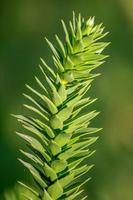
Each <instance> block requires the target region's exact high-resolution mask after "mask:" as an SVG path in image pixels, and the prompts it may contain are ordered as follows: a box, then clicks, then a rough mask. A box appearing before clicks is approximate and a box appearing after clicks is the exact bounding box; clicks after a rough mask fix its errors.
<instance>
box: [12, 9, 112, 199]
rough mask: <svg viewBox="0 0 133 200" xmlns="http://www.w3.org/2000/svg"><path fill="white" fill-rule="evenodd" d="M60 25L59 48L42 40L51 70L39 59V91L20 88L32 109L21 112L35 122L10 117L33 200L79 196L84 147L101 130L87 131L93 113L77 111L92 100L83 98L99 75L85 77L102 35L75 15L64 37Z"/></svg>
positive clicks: (87, 152)
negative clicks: (22, 146)
mask: <svg viewBox="0 0 133 200" xmlns="http://www.w3.org/2000/svg"><path fill="white" fill-rule="evenodd" d="M62 25H63V29H64V32H65V44H64V43H63V42H62V41H61V39H60V38H59V37H58V36H57V35H56V41H57V43H58V46H59V49H57V48H56V47H54V45H53V44H52V43H51V42H50V41H49V40H48V39H46V41H47V43H48V45H49V47H50V48H51V50H52V53H53V61H54V64H55V67H53V68H51V66H49V65H48V64H47V63H46V62H45V61H44V60H43V59H42V58H41V64H40V65H39V68H40V70H41V72H42V75H43V80H41V79H40V78H38V77H35V80H36V83H37V85H38V86H39V90H38V89H34V88H33V87H31V86H30V85H28V84H27V85H26V87H27V88H28V95H27V94H24V96H25V97H26V98H27V99H28V100H29V101H30V103H31V104H32V105H29V104H24V107H25V108H26V109H27V110H29V111H30V112H32V113H35V114H37V116H36V117H32V116H31V115H30V114H29V116H22V115H16V116H15V117H16V118H17V119H18V121H19V122H20V123H21V124H22V126H23V128H24V133H17V134H18V135H19V136H20V137H21V138H23V139H24V140H25V141H26V143H27V144H28V147H29V149H30V150H29V152H26V151H24V150H21V152H22V154H23V155H25V157H26V158H27V159H26V160H27V161H23V160H21V159H20V161H21V162H22V163H23V165H24V166H25V167H26V168H27V169H28V170H29V171H30V173H31V174H32V176H33V179H34V180H35V182H36V183H37V186H36V188H37V189H36V191H37V192H35V195H36V196H37V198H38V200H39V199H40V200H56V199H57V200H72V199H75V198H76V197H77V196H78V195H80V194H81V193H82V191H83V190H81V187H82V185H83V184H85V183H86V182H87V181H89V179H90V178H88V179H87V180H85V181H83V182H82V183H81V182H80V177H81V176H83V175H84V174H86V173H87V172H88V171H89V170H90V169H91V168H92V167H93V165H88V164H85V165H83V164H82V162H83V161H84V160H85V159H87V158H89V157H90V156H92V155H93V154H94V153H95V151H94V150H93V151H92V150H91V149H90V145H92V144H93V143H94V142H95V141H96V140H97V139H98V137H96V136H92V135H91V134H93V133H96V132H98V131H99V130H101V129H98V128H92V127H90V122H91V120H92V119H93V118H94V117H96V116H97V115H98V114H99V113H98V112H96V111H89V112H81V111H82V110H83V111H85V109H84V108H87V107H88V106H89V105H90V104H91V103H93V102H94V101H95V100H96V99H91V98H90V97H87V93H88V90H89V89H90V87H91V83H92V81H93V79H94V78H95V77H96V76H98V75H99V74H92V73H91V71H92V70H93V69H95V68H96V67H98V66H100V65H101V64H102V63H103V60H104V59H105V58H106V57H107V56H105V55H102V54H101V53H102V51H103V49H104V48H105V47H106V46H107V45H108V44H109V43H104V42H99V39H101V38H103V37H104V36H105V35H106V34H107V33H103V31H104V28H103V27H102V24H100V25H96V26H95V25H94V18H90V19H89V20H87V21H85V20H84V19H83V18H81V15H80V14H79V16H78V18H76V17H75V14H74V13H73V21H72V22H71V21H70V23H69V25H70V32H69V31H68V30H67V27H66V25H65V23H64V21H62ZM29 92H30V93H31V95H30V94H29ZM27 131H28V132H27ZM23 186H24V187H26V188H27V189H29V190H30V191H33V190H32V188H31V187H28V186H26V185H24V184H23ZM40 191H41V192H40ZM33 193H34V191H33ZM26 198H27V199H30V198H29V197H28V196H27V197H26ZM84 199H86V196H85V197H83V198H82V200H84Z"/></svg>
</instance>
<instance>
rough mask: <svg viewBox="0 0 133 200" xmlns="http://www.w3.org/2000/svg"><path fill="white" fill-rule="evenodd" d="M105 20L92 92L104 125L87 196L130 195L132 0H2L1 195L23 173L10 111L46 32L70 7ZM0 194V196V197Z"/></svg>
mask: <svg viewBox="0 0 133 200" xmlns="http://www.w3.org/2000/svg"><path fill="white" fill-rule="evenodd" d="M73 10H75V11H76V13H78V12H81V13H82V15H84V16H85V17H86V18H87V17H89V16H95V17H96V21H97V22H98V23H99V22H103V23H104V25H105V26H106V30H107V31H109V32H110V34H109V35H108V36H107V37H106V39H105V40H106V41H111V45H110V47H108V48H107V50H106V53H107V54H109V55H110V58H109V59H108V60H107V62H106V64H104V66H103V67H101V68H99V72H101V73H102V76H100V77H99V78H97V80H96V81H95V82H94V84H93V87H92V89H91V96H93V97H98V98H99V100H98V101H97V103H95V105H93V107H94V108H96V109H97V110H98V111H101V114H100V116H99V117H98V118H97V119H96V120H94V122H93V125H95V126H97V127H103V131H102V132H101V134H100V139H99V140H98V142H97V144H96V146H95V148H96V149H97V154H96V155H95V156H94V157H93V159H91V160H90V161H89V162H93V163H95V164H96V166H95V168H94V169H93V170H92V171H91V172H90V176H91V177H92V180H91V181H90V182H89V183H88V185H86V186H85V191H86V193H87V194H88V195H89V197H88V200H132V199H133V66H132V65H133V1H132V0H12V1H10V0H0V194H2V193H3V191H4V190H5V189H6V188H12V187H13V185H14V184H15V182H16V180H18V179H19V180H20V179H21V177H23V178H25V177H26V173H25V170H24V168H23V166H21V164H19V162H18V161H17V159H16V158H17V157H18V156H19V153H18V149H19V148H20V146H21V140H20V139H19V138H18V137H17V136H16V135H15V133H14V130H16V129H17V124H16V122H15V120H14V119H12V117H11V116H10V113H19V111H20V110H22V107H21V104H22V102H24V98H23V97H22V95H21V93H22V92H23V91H25V86H24V84H25V83H27V82H33V75H34V74H36V73H37V71H38V68H37V65H38V63H39V57H40V56H41V57H43V58H46V60H48V61H49V60H50V51H48V47H47V45H46V43H45V42H44V36H47V37H48V38H49V39H50V40H52V41H54V34H55V33H59V35H61V36H62V28H61V23H60V19H61V18H63V19H64V20H65V21H68V20H69V19H70V18H71V16H72V11H73ZM1 200H2V197H1Z"/></svg>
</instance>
